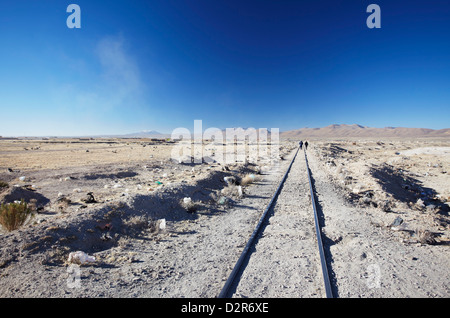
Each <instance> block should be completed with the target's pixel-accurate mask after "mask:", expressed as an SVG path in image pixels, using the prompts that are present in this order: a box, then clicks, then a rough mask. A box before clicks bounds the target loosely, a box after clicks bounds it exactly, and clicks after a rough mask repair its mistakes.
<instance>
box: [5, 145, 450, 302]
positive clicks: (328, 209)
mask: <svg viewBox="0 0 450 318" xmlns="http://www.w3.org/2000/svg"><path fill="white" fill-rule="evenodd" d="M295 146H296V142H295V141H293V142H289V143H288V142H286V143H283V148H282V152H281V154H282V156H283V157H285V158H286V159H287V160H280V161H273V162H272V165H268V164H265V165H264V166H262V167H261V166H257V165H243V164H234V165H227V166H226V167H225V166H224V165H219V164H216V163H213V164H206V163H203V164H196V165H194V164H179V163H177V162H173V161H171V160H169V158H170V151H171V149H172V147H173V144H170V143H157V142H151V141H148V140H107V141H105V140H104V141H103V142H98V141H95V140H85V141H80V140H64V141H63V142H61V141H58V142H55V141H54V140H47V141H9V140H8V141H6V140H2V141H0V180H2V181H4V182H6V183H8V184H9V187H8V188H0V191H1V194H0V198H1V200H2V201H11V200H20V198H25V199H26V200H28V201H30V200H31V199H35V200H36V203H35V205H36V208H37V213H36V215H35V216H34V218H33V219H32V220H31V221H30V222H29V223H28V224H26V225H25V226H23V227H22V228H20V229H19V230H16V231H13V232H6V231H4V230H0V250H1V254H0V296H1V297H80V296H81V297H215V296H217V295H218V293H219V292H220V290H221V288H222V287H223V284H224V283H225V280H226V278H227V276H228V275H229V273H230V272H231V270H232V267H233V266H234V264H235V262H236V260H237V258H238V257H239V255H240V253H241V251H242V249H243V247H244V246H245V243H246V241H247V239H248V238H249V236H250V235H251V233H252V231H253V228H254V226H255V225H256V223H257V222H258V220H259V217H260V215H261V213H262V212H263V210H264V209H265V207H266V205H267V204H268V202H269V200H270V198H271V195H272V194H273V192H274V191H275V189H276V187H277V185H278V182H279V180H280V179H281V177H282V175H283V173H284V171H285V169H286V168H287V165H288V164H289V158H291V156H292V150H293V149H295ZM25 148H26V149H27V150H25ZM449 149H450V143H449V142H448V141H445V140H444V141H439V140H438V141H430V140H426V141H408V140H390V141H386V140H384V141H376V140H362V141H361V140H344V141H342V140H341V141H339V140H338V141H329V140H313V141H312V143H311V146H310V148H309V149H308V159H309V160H310V168H311V171H312V175H313V178H314V180H315V187H316V190H317V193H318V201H319V206H320V208H321V210H322V214H323V218H322V222H323V225H324V230H323V231H324V232H323V236H324V243H325V245H326V246H325V249H326V253H328V254H329V256H331V257H330V264H329V267H330V271H331V273H332V280H333V284H334V286H335V287H334V288H335V294H336V295H337V296H339V297H448V296H449V294H450V292H449V289H448V286H450V284H449V280H450V278H449V275H448V265H449V250H448V248H449V247H448V242H449V221H448V220H449V219H448V210H449V206H448V201H449V175H448V167H449V156H448V150H449ZM87 150H88V151H87ZM288 154H289V155H288ZM299 158H300V159H301V158H302V157H299ZM275 163H278V164H277V165H275ZM293 167H294V168H293V169H292V176H293V177H292V178H291V179H289V182H288V183H287V184H286V191H285V193H284V194H283V196H280V199H279V200H280V202H279V203H277V204H278V205H277V208H275V209H274V211H273V216H272V217H271V220H270V221H269V222H270V223H269V225H268V226H267V233H266V234H265V237H264V236H263V238H262V239H261V240H260V243H261V242H267V243H265V244H264V247H262V246H263V245H261V246H260V250H261V251H263V254H262V255H263V259H265V256H267V255H268V253H270V254H272V256H273V258H272V259H271V261H270V264H269V265H270V266H269V265H267V266H268V267H270V268H271V269H272V273H273V275H266V276H264V277H265V278H264V279H263V278H259V279H260V280H261V279H263V280H265V281H264V285H267V286H268V287H266V288H264V287H263V286H262V285H261V284H260V283H262V282H257V281H256V282H255V280H254V283H255V284H254V285H253V286H250V287H249V288H247V289H240V290H239V292H238V293H237V294H236V296H237V297H244V296H245V297H267V296H271V297H297V296H295V295H299V296H300V297H321V296H323V294H322V293H321V291H320V288H319V287H317V286H315V285H311V284H308V282H309V281H311V280H315V276H314V275H315V274H314V272H315V269H316V268H317V269H319V267H318V265H316V264H314V262H315V260H314V259H313V258H311V257H310V256H308V257H309V258H304V256H305V257H306V254H307V250H306V249H300V247H299V246H298V244H299V240H301V241H302V243H304V242H307V241H309V240H312V236H311V235H312V234H313V231H314V229H313V228H311V220H312V219H311V218H312V214H310V215H309V216H308V213H312V211H308V208H310V206H308V205H309V204H308V200H309V197H308V196H307V194H305V193H304V192H305V187H306V185H305V184H304V182H306V175H305V176H304V177H305V179H304V180H302V179H301V178H302V175H303V174H306V170H305V167H304V164H303V163H302V161H301V160H299V161H298V162H296V163H295V165H294V166H293ZM258 171H262V174H259V175H258V180H257V182H254V183H252V184H249V185H246V186H244V187H243V195H239V193H238V191H236V187H228V186H227V185H226V184H225V182H224V179H223V178H224V177H225V176H235V177H237V178H238V179H239V178H241V177H243V176H244V175H245V174H248V173H253V174H255V175H257V172H258ZM21 177H25V179H24V180H23V181H22V179H23V178H22V179H21ZM159 183H161V184H159ZM89 192H91V193H92V194H93V197H94V198H95V202H91V201H89V200H88V199H91V197H89V196H88V193H89ZM298 196H299V197H298ZM185 197H190V198H191V199H192V201H193V202H194V203H195V204H194V207H193V208H192V209H190V208H189V209H187V207H186V206H184V205H183V198H185ZM225 197H226V199H225ZM419 200H420V201H419ZM297 206H300V207H301V208H300V209H299V208H298V207H297ZM296 209H297V210H301V211H302V212H301V213H302V214H300V215H298V216H295V215H294V214H293V212H292V211H293V210H296ZM294 217H295V218H296V219H293V218H294ZM398 217H400V218H401V221H399V219H397V218H398ZM308 218H309V219H308ZM162 219H164V220H165V222H166V227H165V228H164V229H161V228H160V227H161V226H162V224H163V221H162ZM396 219H397V223H398V222H400V224H398V225H397V223H395V225H394V221H395V220H396ZM291 220H295V221H292V222H291ZM283 241H284V242H286V243H283ZM303 241H304V242H303ZM274 242H276V243H274ZM261 244H262V243H261ZM283 244H286V245H283ZM274 245H275V246H277V247H278V249H279V251H278V252H275V251H274V250H273V249H272V251H270V249H269V247H273V246H274ZM283 246H285V247H283ZM75 251H84V252H86V253H87V254H89V255H91V256H95V258H96V261H95V262H94V263H92V264H87V265H82V266H81V267H78V266H74V265H72V264H69V263H68V262H67V260H68V256H69V254H70V253H71V252H75ZM255 255H256V254H255ZM264 255H265V256H264ZM255 257H256V256H255ZM260 263H261V262H260ZM249 264H250V263H249ZM296 266H300V267H304V269H307V270H309V271H310V272H308V273H309V274H308V273H295V274H294V270H293V268H296ZM249 267H251V266H250V265H249ZM316 274H317V273H316ZM308 275H309V276H308ZM296 278H299V279H298V280H297V279H296ZM295 281H297V282H295ZM265 283H267V284H265ZM305 286H309V287H305ZM311 286H312V287H311ZM308 288H312V290H311V292H306V293H303V294H302V293H300V294H296V293H295V292H298V291H305V290H308Z"/></svg>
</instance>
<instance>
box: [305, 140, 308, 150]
mask: <svg viewBox="0 0 450 318" xmlns="http://www.w3.org/2000/svg"><path fill="white" fill-rule="evenodd" d="M307 149H308V142H307V141H305V150H307Z"/></svg>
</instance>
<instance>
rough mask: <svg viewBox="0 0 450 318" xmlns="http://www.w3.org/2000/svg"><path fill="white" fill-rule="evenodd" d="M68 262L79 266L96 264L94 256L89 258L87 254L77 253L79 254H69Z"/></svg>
mask: <svg viewBox="0 0 450 318" xmlns="http://www.w3.org/2000/svg"><path fill="white" fill-rule="evenodd" d="M67 262H69V263H72V264H78V265H84V264H88V263H93V262H95V257H94V256H89V255H88V254H86V253H85V252H82V251H77V252H71V253H70V254H69V258H68V259H67Z"/></svg>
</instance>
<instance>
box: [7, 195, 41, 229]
mask: <svg viewBox="0 0 450 318" xmlns="http://www.w3.org/2000/svg"><path fill="white" fill-rule="evenodd" d="M32 214H33V212H32V210H31V209H30V208H29V207H28V205H27V203H26V202H25V201H24V200H23V199H22V200H21V201H20V202H14V203H8V204H2V205H1V208H0V224H1V225H2V226H3V227H4V228H5V229H6V230H7V231H9V232H10V231H14V230H17V229H18V228H19V227H21V226H22V225H23V224H25V222H26V221H27V220H28V219H29V218H30V217H31V216H32Z"/></svg>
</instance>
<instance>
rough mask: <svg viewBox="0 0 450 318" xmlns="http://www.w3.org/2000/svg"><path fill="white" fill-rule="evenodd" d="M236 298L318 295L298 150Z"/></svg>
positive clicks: (308, 209)
mask: <svg viewBox="0 0 450 318" xmlns="http://www.w3.org/2000/svg"><path fill="white" fill-rule="evenodd" d="M269 213H270V218H269V219H268V221H267V224H266V226H265V227H264V228H263V229H262V231H263V232H262V234H261V235H260V237H259V239H258V241H257V244H256V246H255V248H254V250H253V251H252V254H251V255H250V257H249V260H248V264H247V266H246V268H245V270H244V272H243V274H242V277H241V282H240V283H239V285H238V286H237V288H236V294H235V297H256V298H260V297H271V298H279V297H323V296H324V292H325V291H324V288H323V279H322V274H321V269H320V259H319V254H318V249H317V239H316V234H315V231H314V216H313V210H312V205H311V201H310V195H309V184H308V179H307V170H306V163H305V159H304V154H303V151H299V153H298V155H297V157H296V159H295V161H294V163H293V165H292V167H291V170H290V172H289V174H288V177H287V179H286V182H285V184H284V185H283V188H282V189H281V192H280V194H279V195H278V197H277V200H276V203H275V204H274V206H273V208H272V209H271V210H270V211H269Z"/></svg>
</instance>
